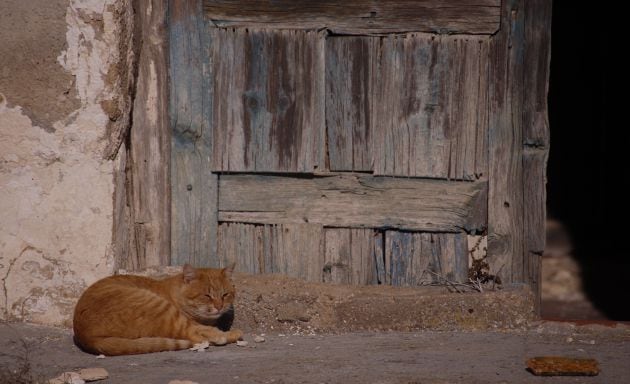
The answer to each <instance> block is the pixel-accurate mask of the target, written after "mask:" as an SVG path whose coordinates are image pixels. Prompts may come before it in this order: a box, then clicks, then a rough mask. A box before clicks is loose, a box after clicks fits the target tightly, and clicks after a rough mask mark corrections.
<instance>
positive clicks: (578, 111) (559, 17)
mask: <svg viewBox="0 0 630 384" xmlns="http://www.w3.org/2000/svg"><path fill="white" fill-rule="evenodd" d="M606 9H610V7H603V6H602V7H593V6H592V5H591V6H589V5H588V4H586V3H573V2H560V1H557V2H554V4H553V18H552V49H551V52H552V53H551V72H550V92H549V119H550V134H551V147H550V155H549V162H548V169H547V175H548V184H547V212H548V216H549V218H552V219H555V220H557V221H558V222H560V223H561V224H562V225H563V226H564V227H565V228H566V230H567V232H568V234H569V236H570V239H571V242H572V252H571V257H572V258H573V260H574V261H575V262H576V263H577V265H578V266H579V270H580V271H581V273H580V275H581V286H582V288H583V292H584V296H585V298H586V301H587V302H588V303H589V304H592V306H591V307H590V308H589V306H588V305H586V306H583V307H581V308H582V309H580V308H579V303H573V304H572V303H565V304H566V305H567V307H565V309H564V310H563V309H562V308H561V307H560V306H559V305H558V304H562V303H550V302H549V301H547V302H545V301H544V300H543V305H542V316H543V318H545V317H547V318H549V317H551V318H567V319H576V318H577V319H583V320H588V319H592V318H593V317H596V318H597V317H598V318H600V319H601V318H605V319H609V320H626V321H627V320H630V305H628V295H629V293H630V286H629V284H630V279H629V277H630V257H629V253H630V252H628V249H629V245H630V236H629V233H628V231H627V229H626V228H627V226H626V225H625V224H624V223H625V222H626V221H627V219H628V218H629V217H630V216H628V212H629V209H628V205H629V199H628V198H629V197H630V193H628V190H627V189H626V187H625V186H624V184H625V181H626V178H627V177H628V176H630V169H629V166H630V160H629V157H630V146H629V145H630V141H629V140H628V133H627V131H628V126H627V125H628V124H627V122H626V123H624V124H618V123H617V121H616V120H615V119H614V118H613V116H614V115H615V114H616V113H623V108H627V107H624V106H623V105H619V104H621V103H619V102H615V100H618V99H617V97H618V96H613V95H618V94H619V93H615V92H614V91H615V88H617V87H618V88H619V89H622V87H621V85H620V84H619V79H618V78H617V77H616V76H615V75H614V73H616V71H615V70H614V66H615V64H616V61H615V60H614V59H613V57H612V55H613V50H615V49H617V50H618V49H619V46H615V44H613V43H612V42H611V40H610V39H611V38H613V36H614V33H612V31H611V30H610V28H608V27H607V26H608V25H611V20H609V18H608V17H607V16H608V15H607V14H608V13H610V11H606ZM620 107H621V108H622V109H619V108H620ZM548 257H549V256H548ZM550 257H555V256H550ZM545 265H548V263H546V262H543V268H545ZM547 272H548V271H547ZM543 284H545V282H543ZM543 291H544V288H543ZM582 304H583V303H582ZM571 305H574V306H573V307H571Z"/></svg>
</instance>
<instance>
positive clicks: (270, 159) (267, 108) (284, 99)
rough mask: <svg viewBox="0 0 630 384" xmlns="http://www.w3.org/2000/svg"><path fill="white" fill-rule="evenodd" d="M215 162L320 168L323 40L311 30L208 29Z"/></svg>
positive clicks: (257, 168) (240, 167) (272, 168)
mask: <svg viewBox="0 0 630 384" xmlns="http://www.w3.org/2000/svg"><path fill="white" fill-rule="evenodd" d="M210 34H211V40H212V54H211V56H212V61H213V76H214V78H213V80H214V100H213V119H214V120H213V153H212V154H213V165H212V171H215V172H219V171H223V172H313V171H314V170H315V169H317V168H318V167H320V166H321V165H322V164H323V162H324V161H323V156H324V152H323V148H324V143H323V137H322V136H323V133H324V93H323V92H324V90H323V85H324V84H323V79H324V38H323V35H322V34H321V33H319V32H316V31H291V30H282V31H277V30H253V29H221V28H211V29H210Z"/></svg>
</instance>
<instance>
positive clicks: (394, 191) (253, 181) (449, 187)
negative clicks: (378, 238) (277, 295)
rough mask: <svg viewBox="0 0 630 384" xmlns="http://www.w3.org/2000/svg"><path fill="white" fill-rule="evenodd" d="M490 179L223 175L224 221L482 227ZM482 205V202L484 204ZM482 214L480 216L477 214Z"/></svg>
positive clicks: (441, 228) (434, 228)
mask: <svg viewBox="0 0 630 384" xmlns="http://www.w3.org/2000/svg"><path fill="white" fill-rule="evenodd" d="M486 188H487V183H486V182H483V181H478V182H455V181H445V180H428V179H409V178H392V177H373V176H368V175H362V174H345V173H344V174H338V175H334V176H314V177H308V176H307V177H287V176H261V175H221V176H220V178H219V221H230V222H244V223H260V224H288V223H293V224H296V223H311V224H315V223H316V224H320V225H324V226H333V227H354V228H397V229H407V230H416V231H433V232H459V231H461V230H462V229H463V230H466V231H475V230H481V229H482V228H479V227H478V225H479V223H484V224H485V211H486V210H485V204H486V202H485V201H484V200H483V199H479V198H478V197H479V196H483V195H484V190H485V189H486ZM480 207H481V208H480ZM478 215H480V216H482V217H483V218H482V219H480V218H478V217H475V216H478Z"/></svg>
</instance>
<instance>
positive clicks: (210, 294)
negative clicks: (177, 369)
mask: <svg viewBox="0 0 630 384" xmlns="http://www.w3.org/2000/svg"><path fill="white" fill-rule="evenodd" d="M233 268H234V266H231V267H228V268H224V269H211V268H204V269H201V268H200V269H196V268H193V267H191V266H190V265H185V266H184V268H183V273H181V274H179V275H176V276H173V277H170V278H167V279H164V280H156V279H151V278H148V277H141V276H111V277H107V278H104V279H102V280H99V281H97V282H96V283H94V284H93V285H91V286H90V287H89V288H88V289H87V290H86V291H85V292H84V293H83V295H82V296H81V298H80V299H79V302H78V303H77V306H76V308H75V311H74V320H73V327H74V338H75V342H76V343H77V345H78V346H79V347H81V348H82V349H83V350H85V351H87V352H90V353H94V354H104V355H109V356H112V355H130V354H138V353H149V352H159V351H173V350H179V349H186V348H189V347H191V346H192V345H193V344H196V343H200V342H203V341H209V342H210V343H211V344H214V345H223V344H227V343H234V342H236V341H237V340H239V339H240V338H241V336H242V332H241V331H239V330H230V331H227V332H224V331H222V330H220V329H219V328H217V327H216V326H217V323H218V322H219V321H220V320H221V319H222V318H224V317H225V316H228V315H231V314H232V311H233V302H234V295H235V290H234V286H233V284H232V281H231V274H232V271H233Z"/></svg>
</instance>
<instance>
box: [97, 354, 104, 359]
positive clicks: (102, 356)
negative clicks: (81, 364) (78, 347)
mask: <svg viewBox="0 0 630 384" xmlns="http://www.w3.org/2000/svg"><path fill="white" fill-rule="evenodd" d="M96 358H97V359H104V358H105V355H98V356H96Z"/></svg>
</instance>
